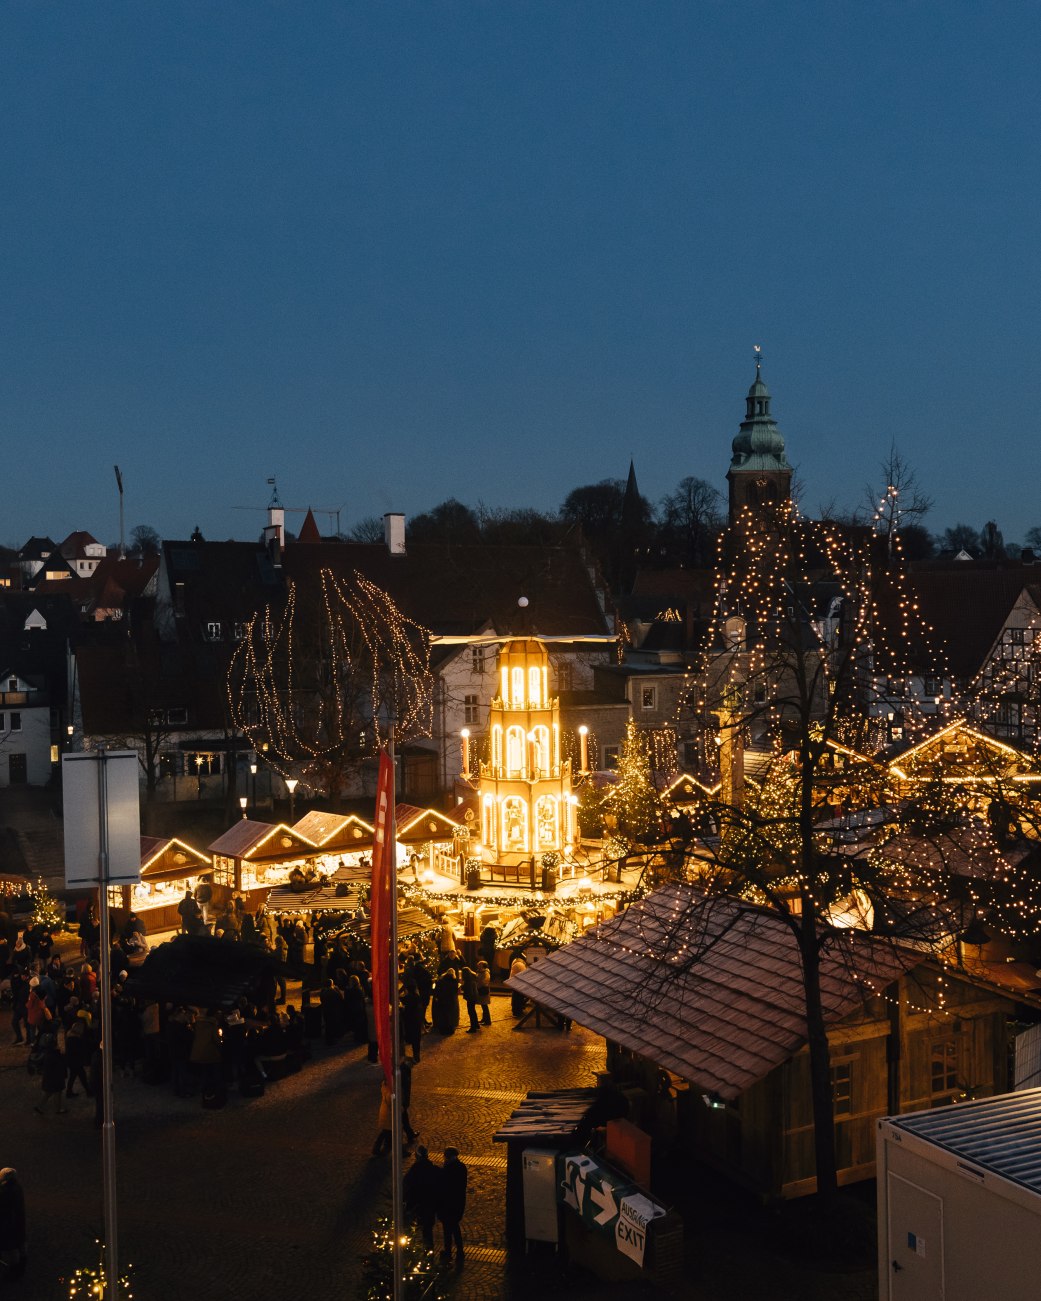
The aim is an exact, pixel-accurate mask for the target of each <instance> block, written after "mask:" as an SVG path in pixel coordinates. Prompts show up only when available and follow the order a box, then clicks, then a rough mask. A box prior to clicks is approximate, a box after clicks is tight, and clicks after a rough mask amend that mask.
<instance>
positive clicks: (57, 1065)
mask: <svg viewBox="0 0 1041 1301" xmlns="http://www.w3.org/2000/svg"><path fill="white" fill-rule="evenodd" d="M40 1046H41V1047H42V1048H43V1067H42V1069H41V1071H40V1088H41V1089H42V1090H43V1101H42V1102H40V1103H38V1104H37V1106H36V1107H34V1108H33V1110H34V1111H35V1112H36V1114H37V1115H38V1116H45V1115H46V1114H47V1109H48V1107H52V1108H53V1110H54V1111H56V1112H57V1113H58V1114H59V1115H62V1114H64V1112H65V1111H67V1110H68V1108H67V1107H66V1106H65V1097H64V1094H65V1054H64V1053H63V1052H62V1051H61V1049H60V1048H59V1047H58V1041H57V1039H55V1038H54V1036H53V1035H46V1036H45V1037H44V1038H43V1039H41V1041H40Z"/></svg>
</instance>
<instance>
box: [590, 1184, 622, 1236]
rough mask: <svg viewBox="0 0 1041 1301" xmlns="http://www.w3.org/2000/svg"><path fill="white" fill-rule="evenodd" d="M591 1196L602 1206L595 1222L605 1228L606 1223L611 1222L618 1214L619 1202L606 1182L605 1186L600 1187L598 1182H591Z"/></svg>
mask: <svg viewBox="0 0 1041 1301" xmlns="http://www.w3.org/2000/svg"><path fill="white" fill-rule="evenodd" d="M589 1196H590V1199H591V1200H592V1201H594V1202H595V1203H596V1204H597V1206H599V1207H600V1210H599V1211H598V1212H597V1215H596V1220H595V1222H596V1223H597V1224H599V1225H600V1227H601V1228H603V1227H604V1225H605V1224H610V1222H611V1221H612V1220H613V1219H614V1217H615V1216H616V1215H617V1214H618V1203H617V1202H616V1201H615V1199H614V1193H613V1192H612V1191H611V1189H610V1188H609V1187H608V1186H607V1185H606V1184H605V1185H604V1186H603V1187H598V1186H597V1185H596V1184H594V1183H590V1185H589Z"/></svg>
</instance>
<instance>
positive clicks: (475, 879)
mask: <svg viewBox="0 0 1041 1301" xmlns="http://www.w3.org/2000/svg"><path fill="white" fill-rule="evenodd" d="M466 888H467V889H468V890H479V889H480V888H481V869H480V868H479V867H468V868H467V869H466Z"/></svg>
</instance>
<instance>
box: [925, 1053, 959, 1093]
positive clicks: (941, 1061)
mask: <svg viewBox="0 0 1041 1301" xmlns="http://www.w3.org/2000/svg"><path fill="white" fill-rule="evenodd" d="M957 1092H959V1086H958V1041H957V1039H941V1040H939V1041H938V1042H935V1043H932V1044H930V1046H929V1093H930V1095H931V1096H932V1098H933V1105H934V1106H937V1105H940V1106H942V1105H943V1103H945V1102H950V1101H951V1094H953V1093H957Z"/></svg>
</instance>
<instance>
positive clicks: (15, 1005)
mask: <svg viewBox="0 0 1041 1301" xmlns="http://www.w3.org/2000/svg"><path fill="white" fill-rule="evenodd" d="M28 1003H29V978H28V976H26V974H25V972H24V971H19V970H18V968H17V967H12V968H11V1029H12V1030H13V1031H14V1039H13V1041H12V1042H13V1043H16V1044H20V1043H26V1042H28V1040H29V1038H30V1035H29V1022H28V1021H27V1019H26V1010H27V1007H28Z"/></svg>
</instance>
